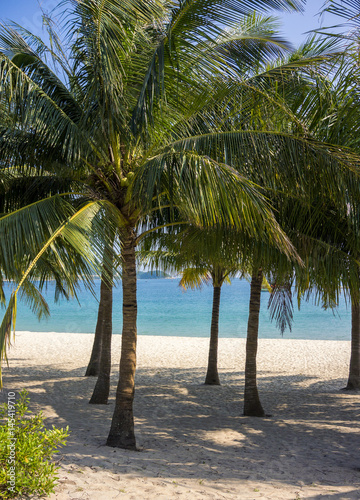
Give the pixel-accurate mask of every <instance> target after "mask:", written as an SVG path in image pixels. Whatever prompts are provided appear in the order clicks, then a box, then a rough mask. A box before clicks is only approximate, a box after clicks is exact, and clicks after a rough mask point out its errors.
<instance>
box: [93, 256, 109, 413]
mask: <svg viewBox="0 0 360 500" xmlns="http://www.w3.org/2000/svg"><path fill="white" fill-rule="evenodd" d="M104 266H106V272H105V271H104V272H103V273H102V276H101V285H100V302H101V301H102V303H103V304H102V305H103V309H102V311H101V327H100V331H101V355H100V363H99V376H98V379H97V381H96V384H95V388H94V392H93V394H92V396H91V399H90V401H89V403H90V404H98V405H101V404H102V405H106V404H107V402H108V399H109V392H110V372H111V336H112V306H113V286H112V277H113V269H112V257H111V254H110V253H109V252H106V250H105V258H104ZM99 309H100V307H99Z"/></svg>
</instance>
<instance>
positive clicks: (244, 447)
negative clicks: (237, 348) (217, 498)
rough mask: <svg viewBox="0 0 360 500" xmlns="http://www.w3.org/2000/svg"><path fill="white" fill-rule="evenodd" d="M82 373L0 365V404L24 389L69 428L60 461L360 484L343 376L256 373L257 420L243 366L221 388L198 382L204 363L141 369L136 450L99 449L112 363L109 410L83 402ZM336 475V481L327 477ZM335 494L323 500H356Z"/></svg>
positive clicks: (89, 383) (53, 420) (180, 473)
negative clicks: (260, 411)
mask: <svg viewBox="0 0 360 500" xmlns="http://www.w3.org/2000/svg"><path fill="white" fill-rule="evenodd" d="M84 371H85V367H81V368H78V369H75V370H66V369H61V367H60V365H42V366H40V367H34V366H26V365H25V366H22V367H16V368H11V370H5V375H4V391H3V392H2V393H1V395H0V399H1V400H2V401H4V400H5V398H6V393H7V391H8V390H16V391H19V390H20V389H21V388H26V389H28V390H29V395H30V397H31V408H32V409H34V410H39V409H41V410H43V411H44V413H45V415H46V416H47V420H46V422H47V425H49V426H51V425H52V424H54V425H57V426H65V425H69V427H70V430H71V436H70V438H69V442H68V446H67V447H66V448H65V449H64V450H63V451H62V463H63V464H67V465H69V466H70V464H75V465H76V467H77V468H86V467H90V468H92V469H94V470H96V469H106V470H108V471H110V472H111V473H114V474H125V473H136V475H137V476H139V477H165V476H166V477H170V478H173V479H174V480H179V479H184V478H193V477H194V476H195V477H198V478H211V479H214V478H216V479H219V480H244V481H246V480H248V479H249V480H255V481H258V482H259V483H262V482H274V484H277V483H281V484H288V485H292V484H297V485H311V484H317V485H328V486H329V487H334V489H336V487H337V486H344V485H346V486H349V487H350V486H351V487H352V488H356V487H359V486H360V481H359V467H360V459H359V455H358V448H357V447H356V442H357V440H358V435H359V419H358V417H359V415H358V413H359V412H358V396H356V395H354V394H351V393H344V392H340V391H339V388H340V387H342V386H343V385H344V380H343V379H338V380H331V381H329V382H328V381H323V380H318V379H316V378H315V377H305V376H299V375H296V376H295V375H294V376H292V375H289V376H286V375H277V376H270V375H269V374H268V373H266V372H260V373H259V387H260V395H261V398H262V402H263V405H264V407H265V408H266V411H267V412H269V413H271V414H272V415H273V416H272V418H268V419H258V418H251V417H243V416H242V403H243V397H242V393H243V372H225V373H223V374H222V382H223V385H222V386H214V387H210V386H204V385H203V384H202V382H203V378H204V372H203V370H202V369H179V368H161V369H144V368H140V369H138V372H137V389H136V398H135V401H136V403H135V417H136V433H137V440H138V446H139V447H140V449H141V450H142V452H141V453H136V452H130V451H125V450H118V449H112V448H109V447H106V446H105V441H106V437H107V433H108V431H109V428H110V421H111V417H112V413H113V408H114V394H115V389H116V386H115V383H116V380H117V372H116V369H115V367H114V372H113V376H112V387H111V399H110V404H109V405H106V406H95V405H89V404H88V401H89V399H90V396H91V393H92V390H93V386H94V384H95V379H94V378H85V377H84V376H83V374H84ZM170 451H171V453H169V452H170ZM339 472H340V477H341V483H339V482H334V480H333V478H334V477H335V476H336V477H339ZM354 491H355V490H354ZM356 491H359V490H358V489H357V490H356ZM341 495H342V496H336V493H334V496H329V498H331V499H333V500H337V499H340V498H356V496H351V494H350V493H349V495H350V496H346V494H344V493H342V494H341ZM308 498H310V497H308ZM311 498H313V499H314V500H315V499H317V498H320V496H317V495H315V496H313V497H311ZM321 498H324V496H322V497H321Z"/></svg>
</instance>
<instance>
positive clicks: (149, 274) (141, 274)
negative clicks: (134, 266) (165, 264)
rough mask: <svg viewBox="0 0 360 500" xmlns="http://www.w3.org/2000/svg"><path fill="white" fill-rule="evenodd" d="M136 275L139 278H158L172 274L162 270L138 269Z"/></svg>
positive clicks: (168, 276)
mask: <svg viewBox="0 0 360 500" xmlns="http://www.w3.org/2000/svg"><path fill="white" fill-rule="evenodd" d="M136 274H137V277H138V279H140V280H156V279H159V278H172V276H171V275H170V274H168V273H165V272H164V271H158V270H155V271H138V272H137V273H136Z"/></svg>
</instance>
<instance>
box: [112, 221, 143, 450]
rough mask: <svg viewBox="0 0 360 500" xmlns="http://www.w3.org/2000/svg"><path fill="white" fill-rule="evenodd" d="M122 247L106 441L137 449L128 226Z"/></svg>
mask: <svg viewBox="0 0 360 500" xmlns="http://www.w3.org/2000/svg"><path fill="white" fill-rule="evenodd" d="M127 233H128V234H127V237H126V239H125V241H124V243H123V247H122V263H123V270H122V288H123V330H122V342H121V358H120V378H119V383H118V387H117V391H116V402H115V410H114V414H113V418H112V422H111V428H110V433H109V436H108V439H107V443H106V444H107V445H108V446H113V447H116V448H125V449H132V450H135V449H136V441H135V432H134V416H133V401H134V394H135V370H136V337H137V332H136V319H137V300H136V261H135V245H136V234H135V230H134V229H133V228H129V229H128V230H127Z"/></svg>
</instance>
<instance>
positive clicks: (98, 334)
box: [85, 273, 104, 377]
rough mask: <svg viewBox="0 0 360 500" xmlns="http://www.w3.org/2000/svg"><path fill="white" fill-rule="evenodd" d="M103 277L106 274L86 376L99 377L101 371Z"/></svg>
mask: <svg viewBox="0 0 360 500" xmlns="http://www.w3.org/2000/svg"><path fill="white" fill-rule="evenodd" d="M103 274H104V273H103ZM103 278H104V276H103V275H102V276H101V285H100V301H99V309H98V317H97V322H96V329H95V337H94V343H93V348H92V351H91V356H90V361H89V364H88V366H87V369H86V372H85V377H97V376H98V375H99V371H100V357H101V345H102V326H103V321H102V316H103V309H104V296H103V293H102V288H103Z"/></svg>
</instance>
